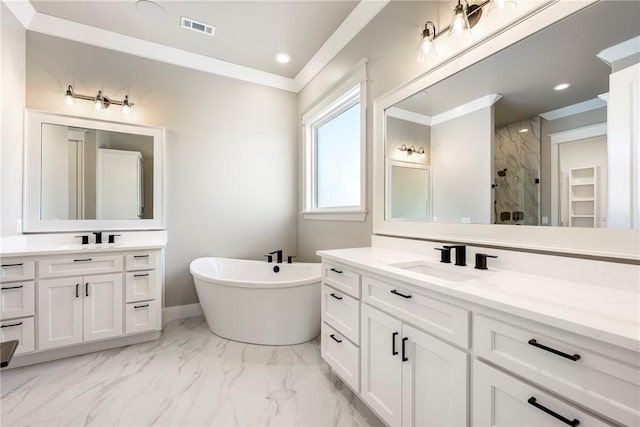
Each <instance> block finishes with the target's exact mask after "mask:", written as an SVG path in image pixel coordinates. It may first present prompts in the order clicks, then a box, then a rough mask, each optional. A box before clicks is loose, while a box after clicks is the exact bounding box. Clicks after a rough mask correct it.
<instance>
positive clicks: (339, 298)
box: [322, 284, 360, 344]
mask: <svg viewBox="0 0 640 427" xmlns="http://www.w3.org/2000/svg"><path fill="white" fill-rule="evenodd" d="M322 319H323V320H324V321H325V322H327V323H328V324H330V325H331V326H332V327H334V328H335V329H336V330H338V331H340V333H341V334H343V335H345V336H346V337H347V338H349V339H350V340H351V341H353V342H354V343H356V344H359V343H360V301H359V300H357V299H355V298H352V297H350V296H348V295H347V294H345V293H343V292H340V291H336V290H335V289H333V288H332V287H330V286H327V285H325V284H323V285H322Z"/></svg>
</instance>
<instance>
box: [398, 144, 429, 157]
mask: <svg viewBox="0 0 640 427" xmlns="http://www.w3.org/2000/svg"><path fill="white" fill-rule="evenodd" d="M398 150H400V151H402V152H404V153H406V154H407V156H410V155H412V154H413V153H416V154H418V155H420V157H421V158H422V159H424V158H425V157H426V154H425V152H424V148H422V147H418V148H416V147H415V146H413V145H412V146H411V147H407V145H406V144H402V145H401V146H400V148H398Z"/></svg>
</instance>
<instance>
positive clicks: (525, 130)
mask: <svg viewBox="0 0 640 427" xmlns="http://www.w3.org/2000/svg"><path fill="white" fill-rule="evenodd" d="M518 132H520V133H527V132H529V129H527V128H523V129H520V130H519V131H518Z"/></svg>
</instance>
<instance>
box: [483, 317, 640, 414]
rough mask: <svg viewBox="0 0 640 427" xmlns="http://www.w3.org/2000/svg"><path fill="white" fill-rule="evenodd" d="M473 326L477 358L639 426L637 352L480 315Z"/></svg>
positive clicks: (639, 400) (553, 330) (559, 332)
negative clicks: (526, 327)
mask: <svg viewBox="0 0 640 427" xmlns="http://www.w3.org/2000/svg"><path fill="white" fill-rule="evenodd" d="M473 322H474V328H473V330H474V333H473V345H474V348H475V352H476V354H477V355H478V356H480V357H482V358H484V359H486V360H489V361H491V362H493V363H495V364H497V365H500V366H501V367H503V368H505V369H507V370H509V371H512V372H514V373H516V374H518V375H521V376H522V377H525V378H527V379H528V380H529V381H532V382H535V383H538V384H540V385H542V386H543V387H545V388H548V389H550V390H553V391H554V392H556V393H558V394H559V395H561V396H566V397H567V398H568V399H571V400H572V401H574V402H577V403H578V404H581V405H584V406H585V407H587V408H590V409H591V410H593V411H596V412H599V413H601V414H603V415H605V416H606V417H608V418H612V419H614V420H616V421H618V422H620V423H623V424H626V425H640V387H639V386H640V384H639V383H640V368H639V367H638V366H637V364H638V355H637V353H635V354H634V353H633V352H631V351H627V350H624V349H619V348H614V347H612V346H608V345H606V344H602V343H595V342H591V343H589V342H586V341H585V340H584V339H580V338H579V337H575V336H572V335H571V334H569V333H566V332H562V331H559V330H556V329H553V328H547V327H544V326H541V325H536V324H530V325H528V329H525V328H523V327H519V326H516V325H513V324H507V323H504V322H501V321H499V320H496V319H492V318H489V317H485V316H481V315H475V316H474V319H473ZM568 357H571V358H568ZM573 359H577V360H573Z"/></svg>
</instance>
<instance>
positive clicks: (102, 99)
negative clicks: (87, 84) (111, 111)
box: [65, 85, 133, 108]
mask: <svg viewBox="0 0 640 427" xmlns="http://www.w3.org/2000/svg"><path fill="white" fill-rule="evenodd" d="M65 96H71V97H72V98H74V99H82V100H85V101H92V102H101V103H102V105H103V108H109V105H112V104H113V105H120V106H128V107H133V102H131V101H129V95H125V96H124V100H122V101H117V100H114V99H111V98H109V97H108V96H107V95H105V94H103V93H102V91H101V90H99V91H98V93H97V95H96V96H89V95H82V94H80V93H75V91H74V90H73V86H71V85H69V87H68V88H67V92H66V95H65Z"/></svg>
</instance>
